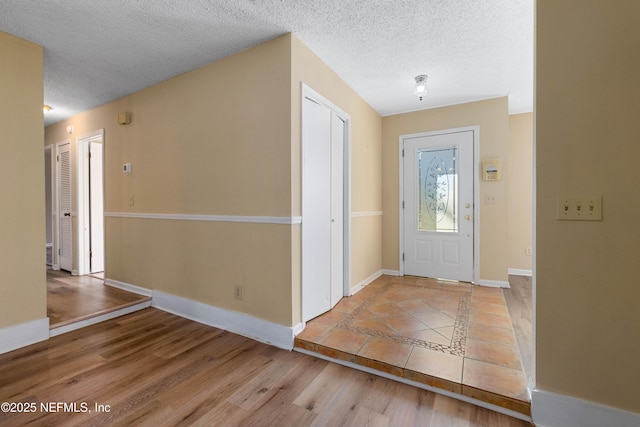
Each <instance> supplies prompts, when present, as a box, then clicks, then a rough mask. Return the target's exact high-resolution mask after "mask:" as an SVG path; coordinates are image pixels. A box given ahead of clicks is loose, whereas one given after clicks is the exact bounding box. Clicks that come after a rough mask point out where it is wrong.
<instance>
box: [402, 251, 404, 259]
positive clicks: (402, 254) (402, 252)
mask: <svg viewBox="0 0 640 427" xmlns="http://www.w3.org/2000/svg"><path fill="white" fill-rule="evenodd" d="M402 261H404V252H402Z"/></svg>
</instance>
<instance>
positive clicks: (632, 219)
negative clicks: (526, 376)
mask: <svg viewBox="0 0 640 427" xmlns="http://www.w3.org/2000/svg"><path fill="white" fill-rule="evenodd" d="M577 11H579V13H577ZM638 16H640V3H638V1H637V0H620V1H615V2H602V1H593V0H592V1H584V0H566V1H561V2H559V1H555V0H538V2H537V22H536V33H537V36H536V37H537V42H536V56H537V59H536V62H537V64H536V186H537V190H536V193H537V194H536V197H537V200H536V203H537V211H536V246H537V249H536V257H537V258H536V271H535V274H536V286H537V298H536V301H537V302H536V387H537V388H539V389H542V390H547V391H552V392H557V393H562V394H566V395H571V396H576V397H579V398H582V399H586V400H590V401H594V402H598V403H602V404H605V405H611V406H614V407H618V408H622V409H626V410H630V411H634V412H640V399H638V385H639V384H640V364H639V363H638V361H639V357H640V339H638V337H640V310H638V301H640V286H638V283H637V282H638V277H640V263H639V262H638V254H640V225H639V223H638V218H637V217H638V212H640V192H639V191H638V189H637V186H638V182H640V168H638V158H640V144H638V126H637V123H638V117H639V116H640V90H638V75H640V56H639V55H638V45H639V44H640V25H638ZM585 194H586V195H591V194H596V195H597V194H600V195H602V196H603V200H604V209H603V210H604V219H603V221H601V222H571V221H557V220H556V219H555V217H556V196H558V195H585Z"/></svg>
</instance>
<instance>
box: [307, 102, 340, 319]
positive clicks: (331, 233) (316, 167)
mask: <svg viewBox="0 0 640 427" xmlns="http://www.w3.org/2000/svg"><path fill="white" fill-rule="evenodd" d="M344 133H345V123H344V121H343V120H342V119H341V118H340V117H339V116H338V115H337V114H336V112H335V111H333V110H331V109H330V108H329V107H327V106H326V105H323V104H320V103H318V102H316V101H314V100H312V99H309V98H306V97H305V98H304V101H303V117H302V150H303V157H302V198H303V203H302V316H303V320H304V321H307V320H310V319H313V318H314V317H316V316H318V315H320V314H322V313H324V312H326V311H329V310H330V309H331V308H332V307H333V306H334V305H335V304H337V303H338V301H340V299H341V298H342V296H343V284H344V250H343V245H344V201H343V197H344V192H343V188H344V164H343V162H344Z"/></svg>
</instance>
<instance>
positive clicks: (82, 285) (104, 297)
mask: <svg viewBox="0 0 640 427" xmlns="http://www.w3.org/2000/svg"><path fill="white" fill-rule="evenodd" d="M149 299H150V298H149V297H145V296H141V295H137V294H133V293H131V292H126V291H123V290H121V289H117V288H114V287H111V286H106V285H105V284H104V280H103V279H101V278H97V277H92V276H72V275H71V274H69V273H67V272H64V271H60V270H50V269H49V270H47V316H48V317H49V325H50V328H51V329H53V328H58V327H60V326H65V325H68V324H71V323H74V322H79V321H81V320H86V319H89V318H92V317H96V316H99V315H102V314H105V313H110V312H113V311H116V310H120V309H124V308H127V307H131V306H133V305H136V304H140V303H143V302H145V301H149Z"/></svg>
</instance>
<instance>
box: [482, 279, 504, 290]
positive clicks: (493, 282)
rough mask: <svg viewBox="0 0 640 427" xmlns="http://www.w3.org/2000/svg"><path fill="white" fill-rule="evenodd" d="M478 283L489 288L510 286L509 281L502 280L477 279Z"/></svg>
mask: <svg viewBox="0 0 640 427" xmlns="http://www.w3.org/2000/svg"><path fill="white" fill-rule="evenodd" d="M477 284H478V285H482V286H488V287H490V288H507V289H508V288H510V287H511V286H510V285H509V282H507V281H503V280H478V282H477Z"/></svg>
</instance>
